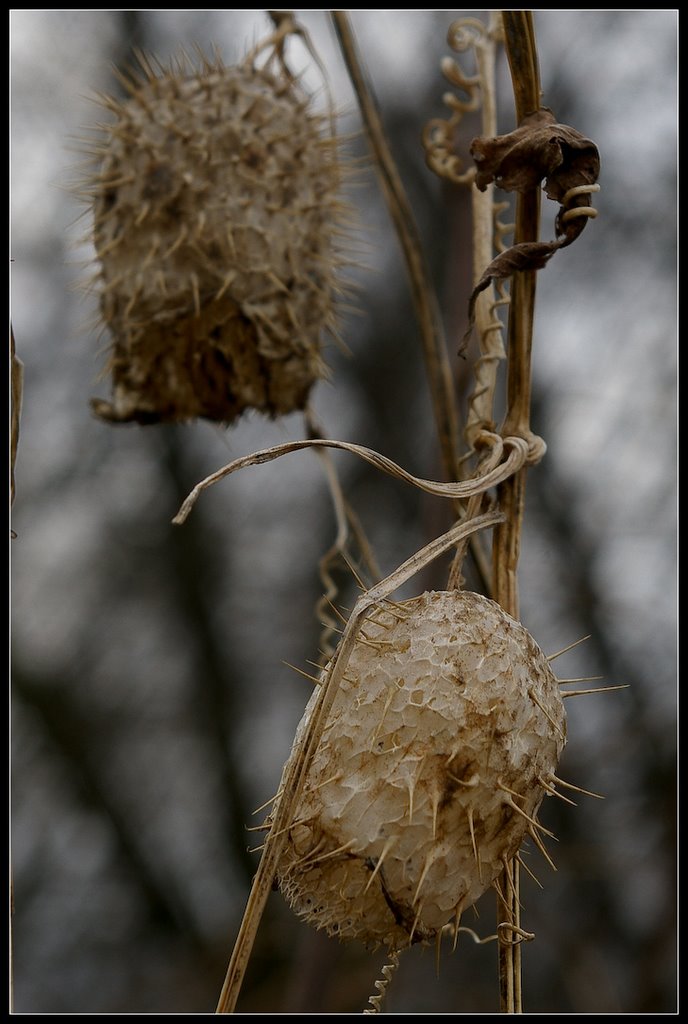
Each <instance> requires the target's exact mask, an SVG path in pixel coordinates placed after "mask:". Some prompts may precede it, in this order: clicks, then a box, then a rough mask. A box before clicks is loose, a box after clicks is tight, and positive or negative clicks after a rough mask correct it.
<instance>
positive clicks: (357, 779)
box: [267, 591, 568, 949]
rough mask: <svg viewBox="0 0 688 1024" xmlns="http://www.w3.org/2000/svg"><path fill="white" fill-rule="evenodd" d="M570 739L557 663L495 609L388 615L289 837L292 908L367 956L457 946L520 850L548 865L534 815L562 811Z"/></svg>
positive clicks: (416, 608)
mask: <svg viewBox="0 0 688 1024" xmlns="http://www.w3.org/2000/svg"><path fill="white" fill-rule="evenodd" d="M326 677H327V669H326V670H325V672H324V675H323V681H324V680H325V679H326ZM316 700H317V691H316V693H315V694H314V696H313V699H312V701H311V703H310V704H309V707H308V708H307V709H306V713H305V715H304V718H303V719H302V722H301V724H300V726H299V729H298V731H297V736H296V739H295V742H294V747H293V751H292V755H291V757H292V758H294V757H297V756H298V754H299V750H300V745H301V742H302V738H303V736H304V731H305V729H306V728H307V724H308V720H309V717H310V714H311V711H312V708H313V706H314V703H315V701H316ZM565 731H566V721H565V715H564V711H563V701H562V697H561V694H560V691H559V684H558V681H557V679H556V677H555V676H554V673H553V672H552V670H551V668H550V665H549V662H548V659H547V658H546V657H545V655H544V654H543V653H542V651H541V650H540V648H539V647H538V646H537V644H536V643H535V641H534V640H533V639H532V637H531V636H530V634H528V632H527V631H526V630H525V629H524V627H523V626H522V625H521V624H520V623H517V622H515V621H514V620H513V619H511V618H510V617H509V616H507V615H506V614H505V613H504V612H503V610H502V609H501V608H499V606H498V605H496V604H494V603H493V602H491V601H488V600H487V599H486V598H483V597H481V596H480V595H476V594H466V593H462V592H459V591H449V592H441V593H429V594H424V595H421V597H419V598H414V599H412V600H410V601H405V602H401V603H391V602H385V603H384V604H382V605H380V607H378V608H376V609H375V610H374V612H373V613H372V614H369V615H368V617H367V619H366V621H365V623H364V625H363V627H362V628H361V629H360V631H359V633H358V636H357V641H356V645H355V648H354V650H353V653H352V654H351V657H350V659H349V662H348V664H347V666H346V670H345V677H344V680H343V682H342V684H341V686H340V691H339V693H338V694H337V697H336V699H335V703H334V705H333V708H332V712H331V714H330V717H329V720H328V723H327V725H326V726H325V730H324V733H323V736H322V740H321V742H320V745H319V747H318V749H317V752H316V754H315V757H314V760H313V763H312V765H311V767H310V769H309V772H308V774H307V777H306V780H305V789H304V792H303V794H302V797H301V798H300V801H299V805H298V807H297V809H296V812H295V815H294V818H293V821H292V824H291V826H290V828H289V829H288V834H287V839H286V843H285V848H284V851H283V853H282V856H281V861H280V865H279V868H278V878H279V884H280V888H281V889H282V892H283V893H284V895H285V897H286V899H287V900H288V902H289V903H290V904H291V905H292V906H293V908H294V909H295V911H296V912H297V913H298V914H299V915H300V916H302V917H303V918H304V919H306V920H308V921H310V922H311V923H312V924H313V925H315V926H316V927H319V928H324V929H325V930H327V931H328V932H329V933H330V934H333V935H338V936H340V937H341V938H343V939H353V938H357V939H360V940H362V941H364V942H366V943H367V944H369V945H371V946H377V945H385V946H387V947H388V948H390V949H400V948H403V946H405V945H408V944H410V943H414V942H427V941H430V940H431V939H433V938H435V939H438V938H439V936H440V935H441V934H442V933H444V932H445V931H447V930H450V931H453V933H454V936H456V935H457V934H458V928H459V921H460V918H461V914H462V913H463V911H464V910H465V909H466V908H468V907H470V906H471V905H472V904H473V903H475V901H476V900H477V899H478V898H479V897H480V895H481V894H482V893H483V892H484V891H486V889H488V888H489V887H490V886H496V885H498V882H497V879H498V876H499V875H500V874H501V872H502V871H503V869H504V867H505V865H506V864H507V863H508V862H509V861H510V859H511V858H513V857H518V856H520V855H519V848H520V847H521V844H522V842H523V840H524V839H526V838H527V837H530V838H531V839H532V840H533V842H534V843H535V844H536V846H537V847H538V848H539V849H540V850H541V852H542V853H543V855H544V856H545V857H546V859H547V860H548V862H549V863H550V864H551V858H550V857H549V854H548V852H547V850H546V848H545V845H544V842H543V836H548V835H551V833H550V832H549V831H548V830H547V829H546V828H544V826H543V825H542V824H541V823H540V822H539V820H538V817H537V812H538V809H539V806H540V803H541V801H542V799H543V798H544V797H545V796H546V795H556V796H562V794H560V793H559V792H558V788H557V787H558V785H560V784H561V781H560V780H559V779H558V777H557V775H556V774H555V769H556V767H557V764H558V759H559V756H560V754H561V751H562V749H563V746H564V743H565ZM288 765H289V762H288ZM562 798H563V799H568V798H565V797H562ZM279 799H280V797H279V796H278V798H277V800H278V801H279ZM273 813H274V812H273ZM271 818H272V815H270V816H269V817H268V822H267V825H269V824H270V821H271Z"/></svg>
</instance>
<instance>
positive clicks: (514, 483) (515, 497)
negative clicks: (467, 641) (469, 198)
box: [493, 11, 540, 1013]
mask: <svg viewBox="0 0 688 1024" xmlns="http://www.w3.org/2000/svg"><path fill="white" fill-rule="evenodd" d="M502 19H503V25H504V38H505V46H506V53H507V58H508V61H509V67H510V70H511V78H512V82H513V89H514V99H515V105H516V120H517V122H519V121H520V120H521V118H522V117H523V116H524V115H525V114H527V113H530V112H532V111H535V110H538V109H539V107H540V76H539V69H538V60H537V49H536V44H535V29H534V25H533V16H532V12H531V11H502ZM539 213H540V192H539V189H538V188H535V189H533V190H532V191H530V192H526V193H524V194H520V195H519V197H518V201H517V205H516V226H515V232H514V242H516V243H518V242H531V241H536V240H537V238H538V231H539ZM535 284H536V272H535V271H533V270H526V271H523V272H521V273H518V274H515V275H514V277H513V280H512V285H511V305H510V308H509V357H508V369H507V413H506V420H505V423H504V428H503V429H504V432H505V433H508V434H516V435H517V436H520V437H523V438H525V439H528V438H529V437H530V397H531V383H530V373H531V344H532V335H533V317H534V308H535ZM525 485H526V468H525V467H523V468H522V469H521V470H519V472H518V473H515V474H514V475H513V476H512V477H511V478H510V479H509V480H507V481H504V483H503V484H502V485H500V487H499V489H498V498H499V505H500V508H501V509H502V511H503V513H504V516H505V519H504V522H503V524H502V526H501V527H500V528H499V529H498V530H497V531H496V533H495V538H494V548H493V596H494V598H495V600H496V601H497V602H498V603H499V604H501V606H502V607H503V608H504V609H505V611H507V612H508V613H509V614H510V615H512V616H513V617H514V618H518V614H519V609H518V584H517V577H516V570H517V566H518V558H519V551H520V539H521V527H522V522H523V512H524V505H525ZM505 876H508V877H504V878H503V884H502V886H501V887H502V890H503V892H504V894H505V897H506V900H507V903H508V908H507V910H508V916H509V919H510V922H511V923H512V924H513V925H514V926H515V927H517V928H518V927H520V907H519V901H518V891H519V866H518V862H517V861H516V860H512V861H511V864H510V865H509V866H508V867H507V869H506V870H505ZM498 914H499V917H500V918H501V917H502V916H503V907H502V906H501V904H500V905H499V907H498ZM499 983H500V1008H501V1011H502V1012H503V1013H522V1012H523V1005H522V999H521V952H520V946H518V945H513V944H511V943H509V944H507V943H504V942H502V941H500V943H499Z"/></svg>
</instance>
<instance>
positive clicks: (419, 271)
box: [331, 11, 459, 480]
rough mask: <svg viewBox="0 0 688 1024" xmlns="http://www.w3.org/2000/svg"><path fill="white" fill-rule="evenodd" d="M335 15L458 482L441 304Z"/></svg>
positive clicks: (342, 20) (446, 462) (449, 472)
mask: <svg viewBox="0 0 688 1024" xmlns="http://www.w3.org/2000/svg"><path fill="white" fill-rule="evenodd" d="M331 14H332V21H333V23H334V27H335V31H336V33H337V37H338V39H339V44H340V47H341V51H342V56H343V58H344V62H345V64H346V67H347V70H348V72H349V77H350V79H351V83H352V85H353V88H354V90H355V92H356V96H357V98H358V102H359V106H360V108H361V115H362V117H363V122H364V125H365V128H366V132H367V134H368V139H369V142H370V145H371V148H372V150H373V154H374V156H375V160H376V162H377V167H378V170H379V172H380V178H381V181H382V185H383V190H384V195H385V199H386V201H387V205H388V208H389V211H390V214H391V217H392V220H393V222H394V227H395V229H396V232H397V235H398V237H399V241H400V243H401V247H402V250H403V253H404V259H405V260H406V267H407V271H408V275H409V279H410V283H411V292H412V295H413V301H414V305H415V308H416V315H417V317H418V323H419V326H420V330H421V337H422V344H423V353H424V357H425V363H426V369H427V374H428V379H429V382H430V391H431V395H432V402H433V408H434V412H435V420H436V423H437V431H438V434H439V441H440V448H441V452H442V461H443V466H444V472H445V475H446V477H447V479H448V480H456V479H457V478H458V475H459V447H458V438H459V426H458V414H457V409H456V394H455V389H454V382H453V376H452V372H451V367H450V365H449V357H448V354H447V346H446V341H445V335H444V328H443V325H442V316H441V313H440V308H439V303H438V301H437V296H436V293H435V289H434V288H433V285H432V279H431V276H430V272H429V270H428V267H427V264H426V262H425V258H424V256H423V247H422V244H421V240H420V235H419V233H418V228H417V226H416V222H415V219H414V216H413V211H412V209H411V205H410V203H409V201H408V198H407V196H406V193H405V191H404V187H403V185H402V182H401V178H400V177H399V173H398V171H397V168H396V165H395V163H394V159H393V158H392V154H391V152H390V149H389V146H388V144H387V140H386V138H385V135H384V131H383V128H382V123H381V121H380V117H379V115H378V112H377V109H376V107H375V103H374V101H373V99H372V96H371V94H370V90H369V88H368V86H367V85H366V81H365V75H364V72H363V68H362V65H361V61H360V59H359V56H358V51H357V47H356V42H355V39H354V36H353V32H352V31H351V26H350V24H349V19H348V17H347V14H346V12H345V11H332V12H331Z"/></svg>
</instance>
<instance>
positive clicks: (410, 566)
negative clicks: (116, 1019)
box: [216, 512, 503, 1013]
mask: <svg viewBox="0 0 688 1024" xmlns="http://www.w3.org/2000/svg"><path fill="white" fill-rule="evenodd" d="M502 518H503V517H502V515H501V513H499V512H489V513H486V514H485V515H482V516H479V517H478V518H476V519H474V520H472V521H470V522H463V523H459V524H458V525H456V526H454V527H452V529H451V530H449V531H448V532H447V533H445V534H443V535H442V536H441V537H438V538H437V539H436V540H434V541H431V543H430V544H428V545H426V547H424V548H423V549H422V550H421V551H418V552H416V554H415V555H413V556H412V557H411V558H409V559H407V561H405V562H404V563H403V564H402V565H400V566H399V568H398V569H395V570H394V572H392V573H391V574H390V575H389V576H387V578H386V579H384V580H382V581H381V582H380V583H378V584H376V585H375V586H374V587H371V588H370V590H368V591H366V593H365V594H363V595H362V596H361V597H359V599H358V600H357V602H356V604H355V605H354V609H353V611H352V613H351V616H350V618H349V621H348V622H347V625H346V627H345V628H344V630H343V632H342V637H341V640H340V643H339V647H338V650H337V655H336V657H335V658H334V660H333V661H332V662H331V663H330V666H329V670H328V672H327V674H326V675H325V676H323V680H322V684H321V687H320V690H319V696H318V702H317V704H316V705H315V707H314V709H313V713H312V715H311V717H310V719H309V722H308V727H307V729H306V731H305V733H304V736H303V740H302V744H301V748H300V752H299V756H298V757H297V758H295V759H294V760H293V761H292V763H291V767H290V769H289V772H288V774H287V776H286V777H285V778H284V780H283V784H282V789H281V794H282V795H281V797H280V799H279V802H278V805H277V808H276V810H275V814H274V818H273V823H272V828H271V829H270V833H269V835H268V837H267V839H266V841H265V847H264V849H263V854H262V857H261V861H260V864H259V865H258V870H257V872H256V874H255V877H254V879H253V885H252V887H251V892H250V894H249V898H248V902H247V905H246V910H245V912H244V917H243V920H242V922H241V927H240V929H239V934H238V936H237V940H236V943H235V945H234V950H233V952H232V957H231V959H230V962H229V967H228V969H227V975H226V977H225V982H224V985H223V987H222V992H221V994H220V1000H219V1003H218V1006H217V1011H216V1012H217V1013H232V1012H233V1011H234V1008H235V1006H236V1002H237V999H238V996H239V991H240V989H241V985H242V982H243V978H244V974H245V973H246V968H247V966H248V962H249V959H250V956H251V950H252V948H253V943H254V941H255V936H256V933H257V931H258V926H259V924H260V919H261V917H262V914H263V910H264V908H265V904H266V902H267V899H268V896H269V894H270V891H271V889H272V883H273V879H274V877H275V872H276V869H277V865H278V863H279V858H280V855H281V852H282V849H283V846H284V843H285V841H286V833H287V830H288V829H289V827H290V825H291V823H292V821H293V817H294V809H295V808H296V806H297V804H298V801H299V799H300V797H301V793H302V791H303V786H304V783H305V778H306V775H307V773H308V771H309V769H310V766H311V763H312V761H313V757H314V756H315V753H316V750H317V748H318V744H319V742H320V738H321V736H322V733H323V729H324V728H325V725H326V723H327V719H328V716H329V714H330V711H331V709H332V705H333V703H334V700H335V697H336V695H337V691H338V688H339V684H340V682H341V679H342V677H343V676H344V674H345V672H346V668H347V664H348V661H349V658H350V656H351V653H352V651H353V649H354V646H355V644H356V638H357V636H358V634H359V632H360V629H361V627H362V626H363V624H364V621H365V619H366V616H367V615H368V613H369V612H370V611H371V610H372V609H373V608H375V607H376V606H377V604H378V603H379V602H380V601H384V600H385V599H387V598H388V597H389V596H390V595H391V594H393V593H394V591H395V590H396V589H397V588H398V587H400V586H402V584H404V583H405V582H406V581H407V580H409V579H411V577H412V576H414V575H415V574H416V573H417V572H418V571H419V569H421V568H422V567H423V566H425V565H427V564H428V563H429V562H430V561H432V560H433V559H435V558H438V557H439V556H440V555H442V554H444V552H445V551H448V550H450V549H451V548H452V547H454V546H455V545H456V544H458V543H459V542H460V541H461V540H462V539H463V538H464V537H465V536H467V535H468V534H470V533H473V532H475V531H476V530H480V529H485V528H488V527H492V526H495V525H496V524H497V523H499V522H501V521H502Z"/></svg>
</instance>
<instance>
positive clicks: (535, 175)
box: [461, 107, 600, 351]
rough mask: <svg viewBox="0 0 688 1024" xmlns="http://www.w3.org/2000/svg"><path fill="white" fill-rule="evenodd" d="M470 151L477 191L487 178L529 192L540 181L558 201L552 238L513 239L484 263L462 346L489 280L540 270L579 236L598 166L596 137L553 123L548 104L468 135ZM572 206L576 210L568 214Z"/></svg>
mask: <svg viewBox="0 0 688 1024" xmlns="http://www.w3.org/2000/svg"><path fill="white" fill-rule="evenodd" d="M470 152H471V156H472V157H473V159H474V161H475V164H476V168H477V172H476V177H475V183H476V186H477V187H478V188H479V189H480V191H481V192H484V191H485V189H486V188H487V186H488V185H489V184H491V183H492V182H494V183H495V184H496V185H498V186H499V188H502V189H504V190H505V191H507V192H528V191H531V190H532V189H535V188H538V187H539V185H540V184H541V182H543V181H544V185H543V188H544V191H545V194H546V195H547V197H548V198H549V199H553V200H555V201H556V202H559V203H560V204H561V206H560V209H559V213H558V215H557V219H556V221H555V232H556V240H555V241H552V242H521V243H518V244H516V245H513V246H511V248H510V249H507V250H506V252H502V253H499V255H498V256H496V257H495V258H494V259H493V260H492V262H491V263H490V264H489V265H488V266H487V267H486V269H485V271H484V272H483V274H482V277H481V278H480V280H479V281H478V283H477V285H476V286H475V288H474V289H473V293H472V294H471V298H470V301H469V306H468V330H467V331H466V334H465V335H464V338H463V342H462V346H461V351H463V349H464V348H465V347H466V345H467V343H468V338H469V335H470V333H471V331H472V330H473V325H474V323H475V304H476V300H477V298H478V296H479V295H480V293H481V292H482V291H484V290H485V288H487V287H488V286H489V285H490V284H491V283H492V281H495V280H501V279H503V278H505V277H510V276H511V275H512V274H514V273H516V272H517V271H520V270H541V269H542V268H543V267H544V266H545V265H546V263H547V261H548V260H549V259H550V258H551V257H552V256H553V255H554V253H555V252H556V251H557V249H563V248H564V247H565V246H567V245H570V244H571V242H573V241H575V239H576V238H578V236H579V235H580V233H581V231H582V230H583V228H584V227H585V225H586V223H587V221H588V219H589V217H591V216H594V212H595V211H594V210H590V194H591V193H592V192H594V191H597V189H598V188H599V186H598V185H596V184H595V183H596V181H597V178H598V175H599V172H600V155H599V151H598V149H597V146H596V145H595V143H594V142H592V141H591V140H590V139H586V138H585V136H584V135H581V133H580V132H578V131H576V129H575V128H571V127H569V125H565V124H558V123H557V119H556V117H555V116H554V114H553V113H552V111H551V110H550V109H549V108H548V107H541V108H540V109H539V110H537V111H535V112H534V113H532V114H527V115H526V116H525V117H524V118H523V119H522V120H521V123H520V124H519V126H518V128H516V129H515V130H514V131H513V132H509V134H508V135H497V136H495V137H494V138H487V137H482V136H481V137H478V138H476V139H473V142H472V143H471V147H470ZM588 186H589V188H588ZM576 208H579V209H580V211H581V212H580V214H575V215H573V214H572V211H574V210H576ZM583 211H585V212H584V213H583Z"/></svg>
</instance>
